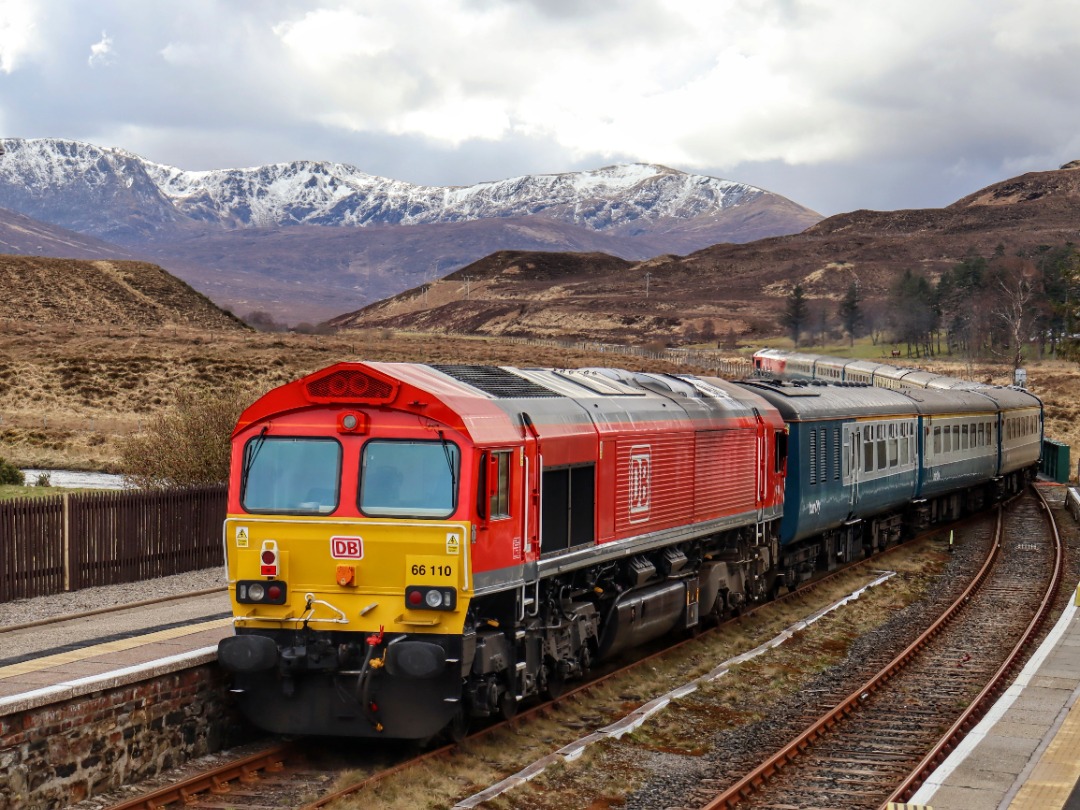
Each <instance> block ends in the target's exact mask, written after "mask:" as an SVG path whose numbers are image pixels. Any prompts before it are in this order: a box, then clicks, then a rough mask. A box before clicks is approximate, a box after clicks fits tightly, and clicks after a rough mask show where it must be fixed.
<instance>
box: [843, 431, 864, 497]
mask: <svg viewBox="0 0 1080 810" xmlns="http://www.w3.org/2000/svg"><path fill="white" fill-rule="evenodd" d="M862 457H863V450H862V431H861V430H860V428H859V423H858V422H851V423H848V424H845V425H844V470H843V475H844V486H846V487H847V488H848V493H849V504H850V506H851V509H852V510H854V509H855V507H856V506H857V505H858V503H859V480H860V478H861V476H860V474H859V473H860V471H861V470H862Z"/></svg>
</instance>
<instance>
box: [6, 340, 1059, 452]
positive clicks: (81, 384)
mask: <svg viewBox="0 0 1080 810" xmlns="http://www.w3.org/2000/svg"><path fill="white" fill-rule="evenodd" d="M733 359H735V358H733ZM342 360H380V361H408V362H425V363H453V362H461V363H480V364H502V365H519V366H556V367H577V366H586V365H604V366H606V365H619V366H622V367H625V368H630V369H636V370H640V369H652V370H659V371H680V372H685V371H688V370H690V369H687V368H686V367H675V366H670V365H667V364H665V363H662V362H659V361H655V360H645V359H641V358H634V357H629V356H622V355H615V356H613V355H611V354H596V353H589V352H582V351H577V350H571V349H559V348H554V347H543V346H528V345H519V344H514V343H505V342H501V341H499V340H497V339H488V338H475V337H465V336H458V337H451V336H445V335H439V336H432V335H425V334H408V333H401V332H393V331H391V330H388V329H379V330H365V331H355V332H342V333H340V334H338V335H336V336H332V337H327V336H316V335H289V334H265V333H251V332H243V331H238V330H223V331H206V330H201V329H195V328H191V327H182V326H177V327H174V326H165V327H157V328H153V329H149V328H147V329H143V330H141V331H131V330H123V329H119V328H118V327H116V326H80V325H75V326H71V325H69V324H62V325H58V324H51V325H49V324H45V325H41V324H38V323H34V322H29V321H10V320H7V321H0V457H4V458H7V459H8V460H10V461H12V462H14V463H16V464H18V465H20V466H24V467H26V466H36V467H45V468H50V467H62V468H70V469H86V470H112V471H115V470H118V469H119V466H118V465H119V457H118V454H117V441H118V439H119V438H121V437H123V436H127V435H129V434H131V433H132V432H134V431H137V430H139V429H140V428H142V427H143V426H145V425H147V424H148V423H149V422H150V421H151V420H152V418H153V417H154V416H156V415H157V414H159V413H161V412H162V411H163V410H164V409H166V408H168V407H169V406H170V405H171V404H172V403H173V402H175V401H176V397H177V393H178V391H180V390H182V389H189V390H190V389H197V388H205V387H208V386H216V387H224V386H227V385H232V384H238V385H241V386H244V387H247V388H249V389H250V390H251V391H252V396H253V397H255V396H257V395H258V394H260V393H262V392H264V391H267V390H269V389H270V388H272V387H274V386H277V385H281V384H282V383H285V382H288V381H289V380H294V379H296V378H298V377H300V376H303V375H304V374H307V373H310V372H312V371H316V370H318V369H320V368H323V367H325V366H328V365H330V364H332V363H336V362H339V361H342ZM925 366H926V367H927V368H930V369H932V370H935V371H939V372H941V373H947V374H954V375H956V376H962V377H968V378H972V379H979V380H984V379H989V380H991V381H993V382H996V383H1007V382H1009V381H1010V374H1011V372H1010V371H1009V370H1008V369H1007V368H1006V367H1004V366H991V365H987V364H983V365H972V364H965V363H960V362H949V361H942V360H936V359H935V360H930V361H927V362H926V364H925ZM1028 381H1029V386H1030V388H1031V390H1032V391H1033V392H1034V393H1036V394H1038V395H1039V396H1040V397H1042V398H1043V400H1044V402H1045V403H1046V409H1047V435H1048V436H1050V437H1051V438H1054V439H1057V440H1058V441H1062V442H1065V443H1066V444H1069V445H1070V446H1071V448H1072V458H1073V460H1074V462H1075V460H1076V459H1078V458H1080V418H1078V417H1080V367H1078V366H1077V365H1076V364H1075V363H1067V362H1064V361H1051V360H1044V361H1033V362H1031V363H1030V364H1029V365H1028Z"/></svg>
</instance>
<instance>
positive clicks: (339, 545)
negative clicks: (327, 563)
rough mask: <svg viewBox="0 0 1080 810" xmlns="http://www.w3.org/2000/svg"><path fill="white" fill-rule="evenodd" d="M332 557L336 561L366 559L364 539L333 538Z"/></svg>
mask: <svg viewBox="0 0 1080 810" xmlns="http://www.w3.org/2000/svg"><path fill="white" fill-rule="evenodd" d="M330 556H331V557H333V558H334V559H335V560H362V559H364V540H363V538H362V537H331V538H330Z"/></svg>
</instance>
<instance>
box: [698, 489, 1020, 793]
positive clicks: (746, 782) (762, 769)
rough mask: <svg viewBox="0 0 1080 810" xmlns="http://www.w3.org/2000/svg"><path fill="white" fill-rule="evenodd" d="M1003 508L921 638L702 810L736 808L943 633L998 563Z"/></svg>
mask: <svg viewBox="0 0 1080 810" xmlns="http://www.w3.org/2000/svg"><path fill="white" fill-rule="evenodd" d="M1002 511H1003V510H1002V507H1000V506H999V507H998V511H997V527H996V529H995V533H996V534H995V538H994V542H993V544H992V546H991V549H990V553H989V554H988V555H987V557H986V560H985V561H984V562H983V565H982V568H980V569H979V572H978V573H977V574H976V575H975V577H974V578H973V579H972V580H971V582H970V583H968V586H967V588H965V589H964V592H963V593H962V594H960V596H959V597H958V598H957V599H956V600H955V601H954V602H953V603H952V604H951V605H950V606H949V607H948V609H946V610H945V611H944V612H943V613H942V615H941V616H939V617H938V619H937V620H936V621H935V622H934V623H933V624H932V625H931V626H930V628H929V629H927V630H926V631H925V632H924V633H922V635H920V636H919V637H918V638H917V639H915V640H914V641H913V642H912V643H911V644H909V645H908V647H907V648H906V649H905V650H904V651H903V652H901V653H900V654H899V655H897V656H896V657H895V658H894V659H893V660H892V661H890V662H889V663H888V664H886V665H885V666H884V667H883V668H882V669H881V670H879V671H878V673H877V674H876V675H874V676H873V677H872V678H870V680H868V681H867V682H866V683H865V684H863V685H862V686H861V687H860V688H858V689H856V690H855V691H854V692H852V693H851V694H850V695H848V696H847V697H846V698H845V699H844V700H842V701H841V702H840V703H839V704H837V705H836V706H834V707H833V708H832V709H830V710H829V711H828V712H826V713H825V714H824V715H822V716H821V717H819V718H818V719H817V720H816V721H815V722H814V723H813V725H811V726H810V727H809V728H807V729H806V730H805V731H804V732H803V733H802V734H800V735H799V736H798V737H796V738H795V739H794V740H792V741H791V742H790V743H788V744H787V745H786V746H784V747H783V748H782V749H780V750H779V751H778V752H776V753H775V754H773V755H772V756H771V757H769V758H768V759H767V760H766V761H765V762H763V763H761V764H760V765H758V766H757V767H756V768H754V770H753V771H751V772H750V773H748V774H746V775H745V776H744V777H743V778H742V779H740V780H739V781H738V782H736V783H735V784H733V785H731V786H730V787H728V788H727V789H725V790H724V791H723V792H722V793H720V794H719V795H717V796H716V797H715V798H714V799H712V800H711V801H710V802H709V803H708V804H706V805H704V806H702V808H701V810H721V809H722V808H724V809H726V808H733V807H735V806H737V805H738V804H739V803H740V802H741V801H743V800H745V799H746V798H747V797H748V796H749V795H750V794H752V793H753V792H754V791H756V790H758V789H759V788H760V787H761V786H762V785H764V784H765V783H766V782H768V781H769V780H770V779H771V778H772V777H773V776H774V775H775V774H776V773H777V772H778V771H780V770H781V769H782V768H783V767H784V766H785V765H787V764H788V763H789V762H791V761H793V760H794V759H796V758H797V757H798V756H799V755H800V754H801V753H802V752H803V751H805V750H806V749H808V748H809V747H810V746H811V745H812V744H813V742H814V741H815V740H817V739H819V738H820V737H822V736H824V735H825V734H826V733H827V732H828V731H829V730H830V729H831V728H832V727H833V726H835V725H837V724H838V723H840V722H841V721H842V720H843V719H844V718H845V717H847V716H848V715H849V714H851V713H852V712H855V711H857V710H858V709H859V707H860V706H861V705H862V703H863V702H864V701H865V700H867V699H868V698H869V697H870V695H871V694H873V693H874V692H876V691H877V690H878V689H880V688H881V687H882V686H884V685H885V683H887V682H888V681H889V680H890V679H891V678H892V677H893V676H894V675H895V674H896V673H897V672H899V671H900V670H901V669H903V668H904V667H905V666H906V665H907V663H908V662H909V661H911V660H912V659H914V658H915V657H916V656H917V655H918V654H919V653H920V652H922V650H923V648H924V647H926V645H927V644H929V643H930V641H931V640H932V639H934V638H935V637H936V636H937V635H938V634H940V633H941V632H942V630H943V629H944V628H945V626H946V625H947V624H949V622H951V621H952V619H954V618H955V617H956V616H957V615H958V614H959V612H960V610H961V609H962V608H963V607H964V606H965V605H966V604H967V603H968V602H969V601H970V599H971V597H972V595H973V594H974V593H975V592H976V591H977V590H978V589H979V588H980V587H981V586H982V584H983V583H984V582H985V581H986V579H987V578H988V577H989V575H990V571H991V569H992V568H993V566H994V562H995V561H996V560H997V557H998V553H999V552H1000V550H1001V528H1002Z"/></svg>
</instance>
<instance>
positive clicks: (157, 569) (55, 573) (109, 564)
mask: <svg viewBox="0 0 1080 810" xmlns="http://www.w3.org/2000/svg"><path fill="white" fill-rule="evenodd" d="M224 520H225V487H224V486H212V487H192V488H184V489H162V490H134V491H126V490H125V491H118V492H89V493H74V494H64V495H57V496H55V497H46V498H18V499H14V500H10V501H0V602H7V601H11V600H13V599H28V598H31V597H35V596H48V595H52V594H57V593H63V592H64V591H74V590H79V589H80V588H89V587H93V586H96V585H116V584H120V583H124V582H136V581H139V580H143V579H153V578H155V577H161V576H168V575H170V574H181V573H184V572H187V571H195V570H198V569H201V568H210V567H213V566H215V565H222V564H223V561H224V557H223V551H222V545H221V526H222V523H223V522H224Z"/></svg>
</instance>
